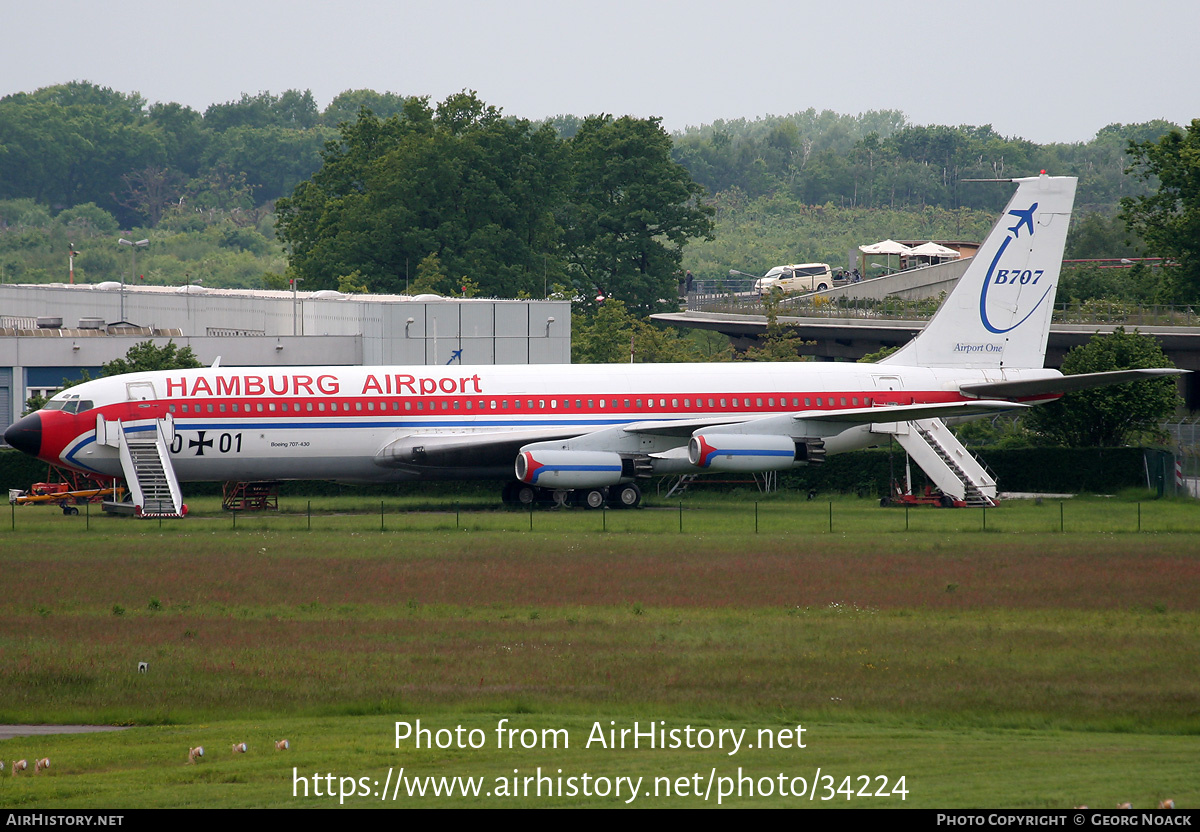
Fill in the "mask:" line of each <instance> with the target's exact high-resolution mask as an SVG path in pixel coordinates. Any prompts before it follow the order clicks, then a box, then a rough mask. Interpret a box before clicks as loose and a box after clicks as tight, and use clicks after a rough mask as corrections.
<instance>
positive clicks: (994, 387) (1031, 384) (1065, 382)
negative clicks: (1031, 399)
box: [959, 367, 1191, 399]
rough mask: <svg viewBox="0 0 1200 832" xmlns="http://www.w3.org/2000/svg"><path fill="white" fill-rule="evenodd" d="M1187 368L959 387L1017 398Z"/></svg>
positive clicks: (977, 393) (975, 393)
mask: <svg viewBox="0 0 1200 832" xmlns="http://www.w3.org/2000/svg"><path fill="white" fill-rule="evenodd" d="M1187 372H1191V371H1190V370H1176V369H1175V368H1173V367H1156V368H1153V369H1144V370H1113V371H1111V372H1107V373H1080V374H1079V375H1074V376H1062V377H1060V378H1037V379H1027V380H1025V381H989V382H983V383H981V384H964V385H962V386H961V387H960V388H959V390H961V391H962V393H963V395H966V396H980V397H984V396H986V397H988V398H1011V399H1017V398H1022V397H1024V396H1046V395H1051V394H1055V393H1073V392H1075V391H1076V390H1090V389H1092V388H1093V387H1105V386H1107V385H1109V384H1122V383H1124V382H1126V381H1143V380H1145V379H1150V378H1162V377H1163V376H1178V375H1182V374H1183V373H1187Z"/></svg>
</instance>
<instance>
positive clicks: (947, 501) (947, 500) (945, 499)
mask: <svg viewBox="0 0 1200 832" xmlns="http://www.w3.org/2000/svg"><path fill="white" fill-rule="evenodd" d="M938 502H940V503H941V504H942V508H954V498H953V497H951V496H950V495H949V494H943V495H942V496H941V498H940V499H939V500H938Z"/></svg>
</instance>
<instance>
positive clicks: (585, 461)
mask: <svg viewBox="0 0 1200 832" xmlns="http://www.w3.org/2000/svg"><path fill="white" fill-rule="evenodd" d="M625 467H626V466H625V460H624V459H622V458H621V455H620V454H615V453H608V452H605V451H522V452H521V453H520V455H519V456H517V465H516V473H517V479H519V480H520V481H521V482H527V483H529V484H530V485H536V486H538V487H540V488H596V487H599V486H604V485H616V484H617V483H619V482H621V480H622V479H623V478H627V477H625V476H624V469H625Z"/></svg>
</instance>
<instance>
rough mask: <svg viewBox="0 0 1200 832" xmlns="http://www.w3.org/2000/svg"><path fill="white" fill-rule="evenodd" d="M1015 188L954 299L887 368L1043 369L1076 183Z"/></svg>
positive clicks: (1041, 179) (1047, 180)
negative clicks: (1015, 220)
mask: <svg viewBox="0 0 1200 832" xmlns="http://www.w3.org/2000/svg"><path fill="white" fill-rule="evenodd" d="M1013 181H1014V182H1016V183H1017V191H1016V193H1015V194H1014V195H1013V197H1012V199H1011V200H1010V201H1009V203H1008V206H1007V207H1006V208H1005V209H1004V213H1003V214H1002V215H1001V218H1000V220H999V221H998V222H997V223H996V225H995V226H993V227H992V230H991V232H990V233H989V234H988V236H987V239H986V240H984V242H983V245H981V246H980V248H979V252H978V253H977V254H976V255H975V257H974V259H973V260H972V261H971V264H970V265H969V266H968V267H967V271H966V272H965V273H964V274H963V276H962V277H961V278H960V279H959V281H958V284H957V285H956V286H955V287H954V290H953V291H952V292H951V293H950V296H949V297H947V298H946V301H945V302H944V303H943V304H942V306H941V308H940V309H938V311H937V314H936V315H934V316H933V319H932V320H931V321H930V322H929V324H928V325H927V326H926V327H925V329H924V331H922V332H921V334H920V335H918V336H917V337H916V338H914V339H913V340H912V341H910V342H909V343H908V344H906V345H905V346H904V347H903V348H901V349H900V350H898V351H897V352H895V353H893V354H892V355H890V356H888V357H887V358H885V359H884V360H883V362H882V363H886V364H898V365H906V366H921V367H961V368H975V369H1041V367H1042V365H1043V363H1044V362H1045V359H1046V341H1047V339H1048V338H1049V335H1050V317H1051V314H1052V313H1053V311H1054V296H1055V292H1056V290H1057V289H1058V278H1059V271H1060V270H1061V268H1062V258H1063V250H1064V248H1065V247H1066V242H1067V226H1068V225H1069V224H1070V220H1071V208H1072V206H1073V204H1074V202H1075V185H1076V179H1075V177H1073V176H1046V175H1045V174H1042V175H1041V176H1032V177H1028V178H1025V179H1014V180H1013ZM1010 217H1016V218H1017V222H1016V224H1015V225H1011V224H1010V223H1011V220H1010Z"/></svg>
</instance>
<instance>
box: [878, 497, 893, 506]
mask: <svg viewBox="0 0 1200 832" xmlns="http://www.w3.org/2000/svg"><path fill="white" fill-rule="evenodd" d="M891 504H892V498H891V497H880V498H879V507H880V508H887V507H888V506H890V505H891Z"/></svg>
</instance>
